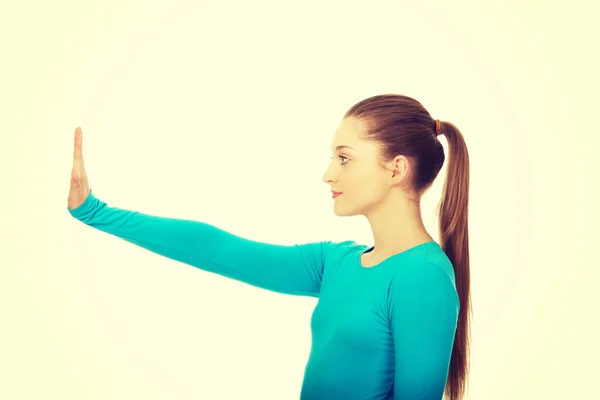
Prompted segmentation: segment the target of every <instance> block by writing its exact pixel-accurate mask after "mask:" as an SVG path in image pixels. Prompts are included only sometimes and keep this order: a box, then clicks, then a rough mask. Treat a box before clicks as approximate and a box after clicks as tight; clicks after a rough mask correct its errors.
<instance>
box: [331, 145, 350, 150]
mask: <svg viewBox="0 0 600 400" xmlns="http://www.w3.org/2000/svg"><path fill="white" fill-rule="evenodd" d="M344 148H346V149H352V150H354V149H353V148H352V147H350V146H346V145H340V146H337V147H336V148H335V149H336V150H340V149H344Z"/></svg>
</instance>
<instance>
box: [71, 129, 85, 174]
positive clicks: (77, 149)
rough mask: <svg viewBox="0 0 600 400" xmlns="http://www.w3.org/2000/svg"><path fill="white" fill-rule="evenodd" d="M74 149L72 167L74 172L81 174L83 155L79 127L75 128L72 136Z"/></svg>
mask: <svg viewBox="0 0 600 400" xmlns="http://www.w3.org/2000/svg"><path fill="white" fill-rule="evenodd" d="M74 139H75V140H74V149H73V169H74V170H75V171H76V173H78V174H81V172H82V170H83V155H82V153H83V152H82V134H81V128H80V127H77V129H75V138H74Z"/></svg>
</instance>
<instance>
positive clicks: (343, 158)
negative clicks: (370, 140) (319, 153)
mask: <svg viewBox="0 0 600 400" xmlns="http://www.w3.org/2000/svg"><path fill="white" fill-rule="evenodd" d="M338 157H339V158H341V159H342V165H346V164H347V163H348V161H346V162H344V160H349V158H348V157H344V156H338ZM329 158H330V159H332V160H333V157H329Z"/></svg>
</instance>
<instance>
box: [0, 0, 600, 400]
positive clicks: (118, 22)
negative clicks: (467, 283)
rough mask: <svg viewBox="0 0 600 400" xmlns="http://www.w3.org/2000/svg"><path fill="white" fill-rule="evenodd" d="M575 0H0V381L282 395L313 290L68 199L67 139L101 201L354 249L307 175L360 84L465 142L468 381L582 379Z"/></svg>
mask: <svg viewBox="0 0 600 400" xmlns="http://www.w3.org/2000/svg"><path fill="white" fill-rule="evenodd" d="M367 4H368V5H367ZM559 4H560V5H559ZM591 4H592V2H583V1H571V2H568V4H564V5H563V3H559V2H554V3H552V4H548V2H541V1H504V2H501V3H498V2H481V1H477V2H476V1H458V2H452V3H446V2H441V1H418V2H417V1H415V2H409V1H396V2H392V1H371V2H369V3H367V2H364V1H356V2H349V1H344V2H342V1H321V0H319V1H302V2H299V1H298V2H292V1H253V2H248V1H235V2H233V1H229V2H223V1H219V2H217V1H202V2H201V1H187V2H185V1H170V2H166V1H164V2H147V1H118V2H117V1H104V2H94V3H92V2H80V1H79V2H76V1H65V0H59V1H55V2H42V1H35V2H34V1H23V2H19V3H15V2H13V3H7V4H6V5H3V6H2V10H1V11H0V15H1V17H0V38H1V39H0V41H1V44H2V66H1V68H2V74H1V75H0V80H1V81H0V83H1V87H2V89H1V90H0V92H1V104H0V105H1V111H0V113H1V114H2V117H1V118H0V120H1V121H0V123H2V125H3V126H2V127H1V130H0V132H1V134H2V142H1V143H2V146H1V148H0V150H1V152H2V154H1V158H0V162H1V163H2V165H1V168H0V171H1V174H2V200H0V201H1V202H2V203H1V204H2V207H1V208H0V213H1V214H0V215H1V218H2V219H1V227H2V228H1V231H0V232H1V235H2V237H1V239H2V241H1V242H0V243H2V251H1V253H0V257H1V259H0V262H1V269H0V272H1V276H0V285H1V287H0V296H1V297H0V311H1V321H2V322H1V323H2V326H1V329H0V398H3V399H7V400H8V399H11V400H12V399H62V400H67V399H86V400H87V399H152V400H154V399H236V398H247V399H250V398H251V399H295V398H298V396H299V391H300V385H301V379H302V374H303V370H304V365H305V362H306V359H307V357H308V351H309V347H310V331H309V320H310V314H311V312H312V309H313V307H314V306H315V304H316V300H315V299H312V298H302V297H293V296H284V295H279V294H274V293H270V292H267V291H263V290H260V289H257V288H253V287H251V286H248V285H244V284H242V283H239V282H234V281H231V280H228V279H225V278H222V277H219V276H217V275H212V274H209V273H206V272H203V271H201V270H198V269H196V268H193V267H189V266H187V265H184V264H180V263H177V262H174V261H171V260H168V259H166V258H162V257H160V256H157V255H154V254H151V253H149V252H147V251H145V250H142V249H140V248H137V247H135V246H133V245H131V244H128V243H126V242H124V241H121V240H119V239H116V238H114V237H111V236H109V235H107V234H104V233H101V232H98V231H96V230H94V229H92V228H89V227H86V226H85V225H83V224H81V223H79V222H78V221H76V220H74V219H73V218H71V216H70V215H69V214H68V212H67V209H66V199H67V193H68V186H69V174H70V168H71V162H72V144H73V139H72V138H73V132H74V130H75V128H76V127H77V126H81V127H82V128H83V132H84V157H85V161H86V168H87V171H88V174H89V177H90V181H91V186H92V189H93V190H94V193H95V194H96V195H97V196H98V197H99V198H100V199H102V200H104V201H106V202H107V203H108V204H109V205H111V206H117V207H120V208H128V209H134V210H137V211H141V212H146V213H150V214H155V215H162V216H169V217H180V218H190V219H197V220H201V221H205V222H208V223H212V224H215V225H217V226H219V227H220V228H223V229H226V230H229V231H231V232H233V233H236V234H238V235H242V236H244V237H247V238H251V239H254V240H262V241H266V242H272V243H280V244H292V243H305V242H312V241H318V240H356V241H358V242H362V243H365V244H372V243H371V240H372V237H371V231H370V227H369V226H368V224H367V221H366V220H365V219H364V218H362V217H357V218H339V217H336V216H335V215H334V214H333V210H332V200H331V196H330V192H329V186H327V185H325V184H324V183H323V182H322V181H321V178H322V175H323V173H324V172H325V168H326V167H327V164H328V163H329V162H330V159H329V157H330V156H331V151H330V146H331V140H332V137H333V134H334V131H335V129H336V128H337V125H338V123H339V122H340V119H341V117H342V116H343V114H344V113H345V112H346V111H347V109H348V108H349V107H350V106H351V105H353V104H354V103H356V102H358V101H360V100H362V99H363V98H366V97H370V96H372V95H375V94H382V93H400V94H405V95H408V96H411V97H414V98H416V99H417V100H419V101H421V102H422V103H423V104H424V105H425V107H426V108H427V109H428V110H429V111H430V113H431V114H432V116H433V117H434V118H439V119H441V120H447V121H451V122H453V123H454V124H456V126H457V127H458V128H459V129H460V130H461V131H462V132H463V134H464V136H465V139H466V141H467V145H468V148H469V152H470V159H471V192H470V211H469V212H470V214H469V217H470V226H469V228H470V249H471V269H472V296H473V308H474V321H473V327H472V331H473V344H472V361H471V365H472V370H471V376H470V388H469V398H471V399H476V400H479V399H485V400H495V399H502V400H504V399H567V398H569V399H571V398H584V397H585V398H590V396H593V393H594V392H595V391H596V389H595V388H596V379H597V373H596V372H597V371H598V364H597V359H598V356H599V355H600V354H599V351H598V345H597V343H596V341H597V338H598V337H599V334H600V332H598V329H597V324H596V322H597V321H594V320H597V315H598V312H597V308H598V305H599V301H598V297H597V286H598V284H597V278H598V277H599V274H598V272H597V267H598V260H597V257H596V256H594V254H593V251H594V250H595V245H596V243H595V241H593V239H594V238H595V237H597V229H594V230H592V227H594V228H596V226H597V222H598V209H597V204H598V203H597V201H598V200H597V199H594V198H593V197H592V195H593V194H594V193H593V192H594V189H595V188H596V187H597V181H598V168H597V164H596V162H595V161H593V160H592V157H593V156H594V155H596V154H597V151H598V150H597V148H598V146H597V145H598V135H599V134H600V129H599V126H600V125H599V123H598V121H597V118H596V117H595V116H596V115H597V114H598V111H597V108H598V107H597V106H598V99H597V93H598V78H597V76H596V75H592V74H595V73H596V72H597V71H598V69H599V65H598V60H597V58H596V53H597V51H595V50H594V49H595V48H596V47H597V43H595V41H594V40H593V37H596V38H597V37H598V32H597V28H593V27H594V24H596V22H597V21H596V20H594V19H593V15H594V12H593V10H591V9H590V5H591ZM592 29H596V32H593V31H592ZM442 140H444V139H442ZM444 144H445V141H444ZM444 178H445V167H444V169H443V170H442V172H441V174H440V176H439V177H438V179H437V180H436V183H435V185H434V187H433V188H432V189H431V191H430V192H429V193H428V194H427V195H426V197H425V198H424V201H423V213H424V214H423V217H424V220H425V222H426V223H427V224H428V227H429V228H430V229H431V233H432V234H433V235H435V237H436V238H437V230H436V226H437V225H436V224H437V222H436V221H435V219H434V207H435V206H436V205H437V202H438V201H439V196H440V194H441V187H442V184H443V179H444Z"/></svg>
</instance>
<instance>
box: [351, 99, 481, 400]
mask: <svg viewBox="0 0 600 400" xmlns="http://www.w3.org/2000/svg"><path fill="white" fill-rule="evenodd" d="M348 117H356V118H358V119H360V121H362V122H363V124H364V125H365V127H366V132H365V134H364V136H365V138H366V139H369V140H374V141H376V142H378V143H379V144H380V159H381V160H380V161H382V162H387V161H391V160H393V158H394V157H396V156H397V155H404V156H406V157H407V158H408V159H409V162H410V165H411V166H412V168H411V169H412V170H413V173H412V174H411V190H412V191H413V192H414V193H415V194H416V195H417V198H420V197H421V195H422V193H423V192H424V191H426V190H427V189H428V188H429V187H430V186H431V184H432V183H433V181H434V180H435V178H436V177H437V175H438V173H439V171H440V169H441V168H442V165H443V164H444V159H445V156H444V149H443V147H442V144H441V142H440V141H439V140H438V136H437V133H436V127H437V128H438V130H439V131H441V132H439V133H441V134H444V135H445V136H446V139H447V141H448V148H449V150H448V152H449V156H450V158H449V165H448V168H447V175H446V181H445V182H444V187H443V194H442V199H441V201H440V203H439V205H438V208H437V211H439V213H440V219H439V229H440V242H441V243H440V245H441V247H442V249H443V250H444V252H445V253H446V255H447V256H448V258H449V259H450V261H451V262H452V265H453V267H454V272H455V277H456V290H457V292H458V297H459V301H460V311H459V315H458V323H457V329H456V334H455V338H454V344H453V348H452V355H451V358H450V366H449V371H448V379H447V382H446V388H445V395H446V396H448V398H449V399H450V400H458V399H461V398H462V397H463V395H464V393H465V390H466V389H465V387H466V380H467V376H468V370H469V365H468V364H469V343H470V332H469V326H470V323H469V317H470V314H469V312H470V311H471V304H470V273H469V230H468V200H469V154H468V152H467V146H466V144H465V141H464V138H463V136H462V134H461V133H460V131H459V130H458V128H457V127H456V126H455V125H453V124H452V123H450V122H446V121H438V120H434V119H433V118H432V117H431V116H430V115H429V112H428V111H427V110H426V109H425V107H423V105H422V104H421V103H419V102H418V101H417V100H415V99H412V98H410V97H407V96H403V95H399V94H387V95H378V96H373V97H370V98H367V99H365V100H362V101H360V102H359V103H357V104H355V105H354V106H352V107H351V108H350V109H349V110H348V112H347V113H346V115H345V116H344V118H348Z"/></svg>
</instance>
